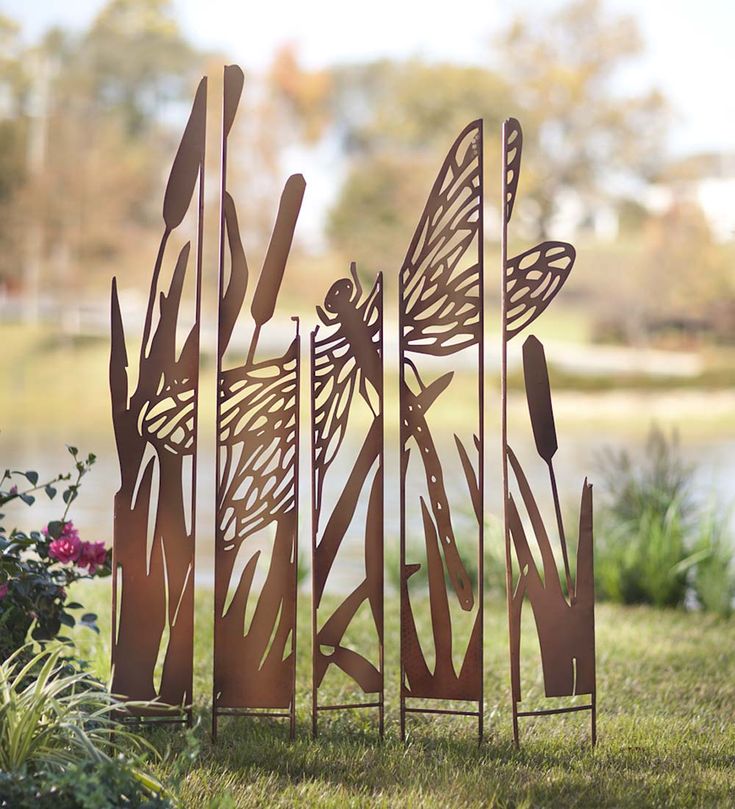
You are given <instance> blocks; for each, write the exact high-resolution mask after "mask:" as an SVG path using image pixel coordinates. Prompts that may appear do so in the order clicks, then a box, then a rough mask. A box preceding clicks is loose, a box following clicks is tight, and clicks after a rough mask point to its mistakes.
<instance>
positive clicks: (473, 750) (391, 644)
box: [74, 582, 735, 809]
mask: <svg viewBox="0 0 735 809" xmlns="http://www.w3.org/2000/svg"><path fill="white" fill-rule="evenodd" d="M74 597H75V598H76V599H79V600H81V601H82V602H83V603H84V605H85V607H87V608H89V609H96V611H98V612H99V614H100V617H101V626H102V634H101V635H100V636H99V637H97V636H93V635H92V634H91V633H90V632H89V631H88V630H84V629H76V630H74V638H75V640H76V641H77V643H78V645H79V649H80V653H81V654H82V655H87V656H88V657H89V658H90V659H92V660H94V665H95V667H96V668H97V672H98V673H99V674H101V675H104V676H106V675H107V673H108V665H107V660H108V655H109V639H108V631H109V617H108V616H109V610H108V604H109V590H108V586H107V585H106V584H104V583H101V582H97V583H95V584H92V585H81V586H79V585H78V586H77V591H76V592H75V593H74ZM197 600H198V606H197V636H196V653H195V661H196V662H195V701H196V707H197V715H198V717H199V719H200V723H201V724H200V725H199V727H198V728H196V730H195V731H194V733H193V734H192V735H193V738H195V739H196V740H197V742H196V745H198V747H199V753H198V756H197V757H196V758H194V759H193V760H192V761H189V762H187V763H186V764H183V763H182V761H183V759H182V757H178V758H177V757H176V753H177V752H178V751H184V750H186V749H187V740H186V734H184V733H182V732H181V731H165V730H160V729H158V730H155V731H151V735H152V737H153V738H154V739H155V740H156V742H157V744H158V745H159V747H160V749H161V750H162V751H164V759H163V761H162V762H161V763H160V764H158V765H156V772H157V774H158V775H159V776H160V777H161V778H162V779H163V780H164V781H166V780H169V779H171V778H175V775H176V773H177V772H178V773H184V774H183V776H182V777H181V780H180V783H179V786H178V787H177V794H178V796H179V798H180V800H181V803H182V805H183V806H185V807H187V808H188V807H256V806H257V807H260V806H267V807H277V806H282V807H286V806H294V805H305V806H328V807H340V809H344V808H345V807H353V806H385V807H412V809H414V808H415V807H445V806H461V807H469V806H498V807H504V806H508V807H511V806H513V807H516V806H528V807H536V806H548V807H564V808H565V809H571V807H589V806H608V807H648V806H657V807H659V806H660V807H669V806H687V807H693V806H698V807H700V806H701V807H712V806H735V621H729V622H728V621H723V620H721V619H718V618H713V617H709V616H702V615H699V614H691V613H684V612H676V611H667V612H663V611H655V610H651V609H647V608H636V609H632V608H622V607H615V606H611V605H602V606H600V607H599V609H598V621H597V651H598V691H599V719H598V733H599V744H598V747H597V749H595V750H593V749H592V748H591V747H590V745H589V741H588V729H589V720H588V714H587V713H581V714H572V715H568V716H567V717H561V718H560V717H557V716H552V717H545V718H540V719H525V720H524V719H522V720H520V721H521V722H522V725H521V748H520V750H515V749H514V747H513V744H512V735H511V723H510V709H509V695H508V672H507V635H506V631H505V612H504V605H503V603H501V602H500V601H494V600H489V601H488V604H487V608H486V630H485V638H486V649H485V654H486V663H485V695H486V696H485V699H486V703H485V705H486V723H485V741H484V742H483V744H482V745H481V746H480V747H478V745H477V736H476V726H475V723H474V720H472V719H466V718H465V719H463V718H457V717H453V718H444V717H426V718H423V717H420V718H417V717H410V718H409V720H408V721H409V725H408V727H409V741H408V743H407V744H406V745H403V744H402V743H401V742H400V741H399V738H398V710H397V708H398V703H397V685H398V666H397V638H398V614H397V603H396V600H395V599H389V602H388V604H387V613H386V637H387V639H388V643H387V646H386V655H387V669H386V674H387V684H388V692H387V695H386V696H387V707H388V710H387V716H386V720H387V721H386V739H385V741H384V743H382V744H380V743H379V742H378V740H377V731H376V723H375V712H374V711H364V712H351V713H350V714H343V715H339V716H333V717H331V718H328V719H324V718H322V719H321V720H320V737H319V739H318V740H317V741H312V740H311V737H310V688H311V678H310V660H311V657H310V641H309V611H308V597H307V596H306V594H304V595H303V597H302V598H301V601H302V605H301V611H300V613H299V656H298V668H299V671H298V693H297V701H298V717H299V721H298V730H297V739H296V741H295V742H294V743H289V742H288V741H287V727H286V724H285V723H284V722H279V721H278V720H266V721H264V720H260V721H258V720H249V719H224V720H222V722H221V726H220V740H219V742H218V744H217V745H216V746H214V747H213V746H212V744H211V742H210V740H209V720H210V715H209V704H210V692H211V679H210V672H211V659H212V656H211V641H210V638H211V594H210V593H208V592H206V591H200V592H199V593H198V595H197ZM536 656H537V652H536V646H535V638H534V636H533V635H532V632H531V627H530V626H529V629H528V631H525V629H524V666H525V670H524V673H523V682H524V686H525V691H524V707H525V705H526V703H527V704H528V706H529V707H531V706H532V705H533V706H536V707H539V706H541V705H543V704H545V703H544V700H543V699H542V697H541V694H542V691H541V684H540V681H539V675H538V671H537V668H538V667H537V662H536ZM322 693H323V696H322V697H321V699H322V700H323V701H325V702H326V701H328V700H331V701H336V700H344V701H349V699H346V698H353V697H356V696H357V694H355V693H349V692H346V691H341V690H340V689H339V686H333V688H332V691H331V693H330V692H329V691H327V692H322ZM189 744H190V745H191V739H190V741H189ZM196 745H194V746H196Z"/></svg>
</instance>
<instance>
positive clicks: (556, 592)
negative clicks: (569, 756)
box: [501, 118, 597, 744]
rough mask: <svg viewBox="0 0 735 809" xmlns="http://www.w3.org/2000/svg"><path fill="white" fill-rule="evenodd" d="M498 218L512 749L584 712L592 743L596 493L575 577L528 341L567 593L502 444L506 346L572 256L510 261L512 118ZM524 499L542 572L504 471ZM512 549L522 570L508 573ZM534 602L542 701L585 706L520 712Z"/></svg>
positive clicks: (559, 247) (540, 251) (537, 364)
mask: <svg viewBox="0 0 735 809" xmlns="http://www.w3.org/2000/svg"><path fill="white" fill-rule="evenodd" d="M502 139H503V175H502V187H503V200H504V205H503V221H502V243H501V249H502V279H503V281H502V371H501V376H502V379H501V398H502V403H501V407H502V453H503V502H504V525H505V554H506V588H507V598H508V624H509V637H510V671H511V691H512V708H513V738H514V740H515V743H516V744H518V717H523V716H543V715H547V714H560V713H570V712H576V711H590V715H591V730H592V743H593V744H594V743H595V742H596V710H597V702H596V682H595V614H594V601H595V596H594V570H593V548H592V486H591V485H590V484H588V483H587V480H586V479H585V481H584V484H583V486H582V495H581V504H580V515H579V539H578V544H577V553H576V571H575V573H574V575H573V574H572V570H571V566H570V560H569V553H568V551H567V537H566V533H565V531H564V524H563V520H562V514H561V507H560V504H559V492H558V489H557V483H556V475H555V473H554V456H555V455H556V453H557V450H558V441H557V435H556V425H555V422H554V412H553V408H552V398H551V387H550V384H549V373H548V368H547V365H546V357H545V354H544V348H543V345H542V344H541V342H540V341H539V340H538V339H537V338H536V337H534V336H533V335H531V336H530V337H528V338H527V339H526V341H525V342H524V344H523V377H524V383H525V389H526V400H527V403H528V411H529V416H530V420H531V428H532V431H533V436H534V442H535V445H536V451H537V453H538V455H539V457H540V458H541V460H542V461H543V462H544V463H545V464H546V466H547V469H548V474H549V484H550V489H551V495H552V499H553V503H554V523H555V527H556V534H557V538H558V541H559V546H560V548H561V556H562V562H563V567H564V586H563V585H562V581H561V579H560V577H559V573H558V568H557V564H556V558H555V555H554V550H553V547H552V544H551V540H550V537H549V533H550V532H549V530H548V528H547V525H546V523H545V522H544V518H543V516H542V514H541V510H540V509H539V506H538V504H537V501H536V498H535V496H534V494H533V492H532V490H531V487H530V485H529V483H528V479H527V477H526V474H525V473H524V471H523V468H522V467H521V464H520V461H519V460H518V458H517V456H516V454H515V453H514V452H513V450H512V449H511V447H510V446H509V443H508V425H507V389H508V386H507V381H508V370H507V368H508V362H507V357H508V341H509V340H511V339H512V338H513V337H515V336H516V335H517V334H519V333H520V332H521V331H523V329H525V328H526V327H527V326H528V325H530V323H532V322H533V321H534V320H535V319H536V318H537V317H538V316H539V315H541V314H542V312H543V311H544V310H545V309H546V307H547V306H548V305H549V304H550V303H551V301H552V300H553V299H554V297H555V296H556V294H557V293H558V292H559V290H560V289H561V287H562V285H563V284H564V282H565V281H566V279H567V277H568V275H569V273H570V271H571V269H572V265H573V264H574V259H575V252H574V248H573V247H572V245H570V244H567V243H566V242H551V241H549V242H543V243H541V244H539V245H537V246H536V247H533V248H532V249H530V250H527V251H525V252H523V253H521V254H520V255H518V256H515V257H513V258H508V256H507V239H508V223H509V222H510V219H511V216H512V213H513V206H514V203H515V200H516V194H517V190H518V179H519V174H520V167H521V153H522V147H523V133H522V130H521V126H520V124H519V123H518V121H516V120H515V119H514V118H510V119H508V120H507V121H506V122H505V123H504V125H503V132H502ZM510 470H512V472H513V478H514V480H515V483H516V487H517V490H518V492H519V494H520V502H521V503H522V504H523V508H524V510H525V514H526V517H527V522H528V523H529V524H530V529H531V531H532V533H533V537H534V539H535V542H536V545H537V546H538V549H539V553H540V557H541V563H542V571H541V572H539V570H538V568H537V566H536V562H535V560H534V556H533V554H532V553H531V550H530V547H529V544H528V539H527V536H526V529H525V527H524V520H523V519H522V518H521V514H520V512H519V510H518V505H517V503H516V499H515V498H514V497H513V494H512V493H511V491H510V482H509V473H510ZM513 551H515V558H516V560H517V564H518V572H517V575H516V576H515V578H514V576H513ZM526 598H527V599H528V600H529V601H530V603H531V609H532V611H533V615H534V619H535V623H536V629H537V632H538V639H539V645H540V649H541V666H542V670H543V678H544V691H545V694H546V696H547V697H574V696H577V695H587V694H589V695H590V699H589V703H588V704H584V705H569V706H566V707H559V708H547V709H541V710H529V711H520V710H519V707H518V706H519V703H520V702H521V675H520V642H521V612H522V609H523V603H524V600H525V599H526Z"/></svg>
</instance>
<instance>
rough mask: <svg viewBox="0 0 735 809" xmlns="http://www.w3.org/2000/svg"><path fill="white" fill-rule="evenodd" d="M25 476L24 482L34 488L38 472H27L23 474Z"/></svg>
mask: <svg viewBox="0 0 735 809" xmlns="http://www.w3.org/2000/svg"><path fill="white" fill-rule="evenodd" d="M23 474H24V475H25V476H26V480H28V482H29V483H30V484H31V485H32V486H35V485H36V483H38V472H33V471H28V472H24V473H23Z"/></svg>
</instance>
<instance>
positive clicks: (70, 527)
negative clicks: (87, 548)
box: [43, 521, 82, 565]
mask: <svg viewBox="0 0 735 809" xmlns="http://www.w3.org/2000/svg"><path fill="white" fill-rule="evenodd" d="M43 532H44V534H46V536H48V526H47V527H46V528H44V531H43ZM81 551H82V541H81V540H80V539H79V531H77V529H76V528H75V527H74V523H73V522H71V521H69V522H65V523H64V527H63V528H62V529H61V533H60V534H59V536H58V538H57V539H55V540H53V542H51V543H50V544H49V546H48V552H49V556H51V557H52V558H54V559H56V560H57V561H59V562H61V563H62V564H63V565H65V564H68V563H69V562H76V561H77V559H79V554H80V553H81Z"/></svg>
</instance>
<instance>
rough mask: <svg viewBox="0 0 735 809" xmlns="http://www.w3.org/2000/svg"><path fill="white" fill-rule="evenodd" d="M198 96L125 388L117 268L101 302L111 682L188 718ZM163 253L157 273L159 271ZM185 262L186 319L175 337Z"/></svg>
mask: <svg viewBox="0 0 735 809" xmlns="http://www.w3.org/2000/svg"><path fill="white" fill-rule="evenodd" d="M206 106H207V80H206V78H203V79H202V80H201V82H200V84H199V87H198V89H197V93H196V96H195V99H194V104H193V107H192V110H191V114H190V116H189V121H188V123H187V125H186V129H185V130H184V134H183V137H182V139H181V143H180V145H179V149H178V152H177V153H176V157H175V159H174V162H173V166H172V169H171V173H170V176H169V179H168V184H167V186H166V193H165V197H164V203H163V221H164V231H163V236H162V238H161V242H160V247H159V250H158V256H157V258H156V262H155V265H154V268H153V276H152V279H151V286H150V293H149V298H148V306H147V310H146V317H145V325H144V328H143V335H142V342H141V349H140V355H139V358H138V368H137V384H136V388H135V390H134V391H133V393H132V394H130V393H129V388H130V380H129V377H128V356H127V351H126V342H125V333H124V329H123V320H122V313H121V310H120V304H119V299H118V291H117V280H116V279H113V283H112V312H111V316H112V343H111V355H110V392H111V397H112V418H113V424H114V429H115V440H116V444H117V452H118V458H119V463H120V478H121V481H120V489H119V490H118V492H117V493H116V495H115V516H114V540H113V609H112V613H113V618H112V625H113V626H112V667H113V676H112V690H113V691H114V692H115V693H116V694H120V695H124V696H125V697H126V698H129V699H131V700H153V699H157V700H159V703H160V707H156V708H150V709H148V710H146V711H145V712H144V713H145V715H146V716H149V717H151V718H153V717H166V716H168V717H175V716H176V715H181V714H182V713H184V714H185V715H186V716H187V718H188V720H189V721H191V701H192V666H193V629H194V628H193V618H194V615H193V610H194V544H195V526H196V464H197V411H198V400H199V332H200V322H201V274H202V212H203V200H204V149H205V130H206ZM197 190H198V194H197V195H196V196H195V191H197ZM192 207H193V209H194V211H195V214H194V215H195V216H196V221H197V246H196V253H195V255H194V256H192V255H191V253H192V250H191V242H186V243H185V244H184V246H183V247H182V248H181V250H180V251H179V252H178V254H177V255H175V256H174V255H172V251H171V250H170V246H171V245H170V242H171V239H170V237H171V235H172V234H173V233H174V232H175V231H176V230H177V228H179V226H180V225H181V223H182V222H183V220H184V218H185V217H186V215H187V213H188V212H189V211H190V209H192ZM172 264H173V271H172V272H171V273H170V275H171V280H170V283H168V284H167V285H166V284H164V283H163V281H162V275H164V276H165V274H166V273H167V272H168V270H169V269H170V267H171V265H172ZM191 264H194V273H195V279H194V284H193V286H194V293H193V297H194V304H193V310H194V315H193V323H192V324H191V325H190V326H189V327H188V328H189V330H188V333H187V337H186V340H185V341H184V343H183V347H181V348H179V347H178V346H177V339H176V335H177V330H181V328H182V327H183V328H186V326H185V325H184V324H182V323H181V322H180V320H181V318H180V308H181V305H182V298H183V297H184V296H185V294H186V290H187V285H186V280H187V275H189V274H190V271H189V267H190V265H191ZM188 286H189V287H190V286H191V284H189V285H188Z"/></svg>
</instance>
